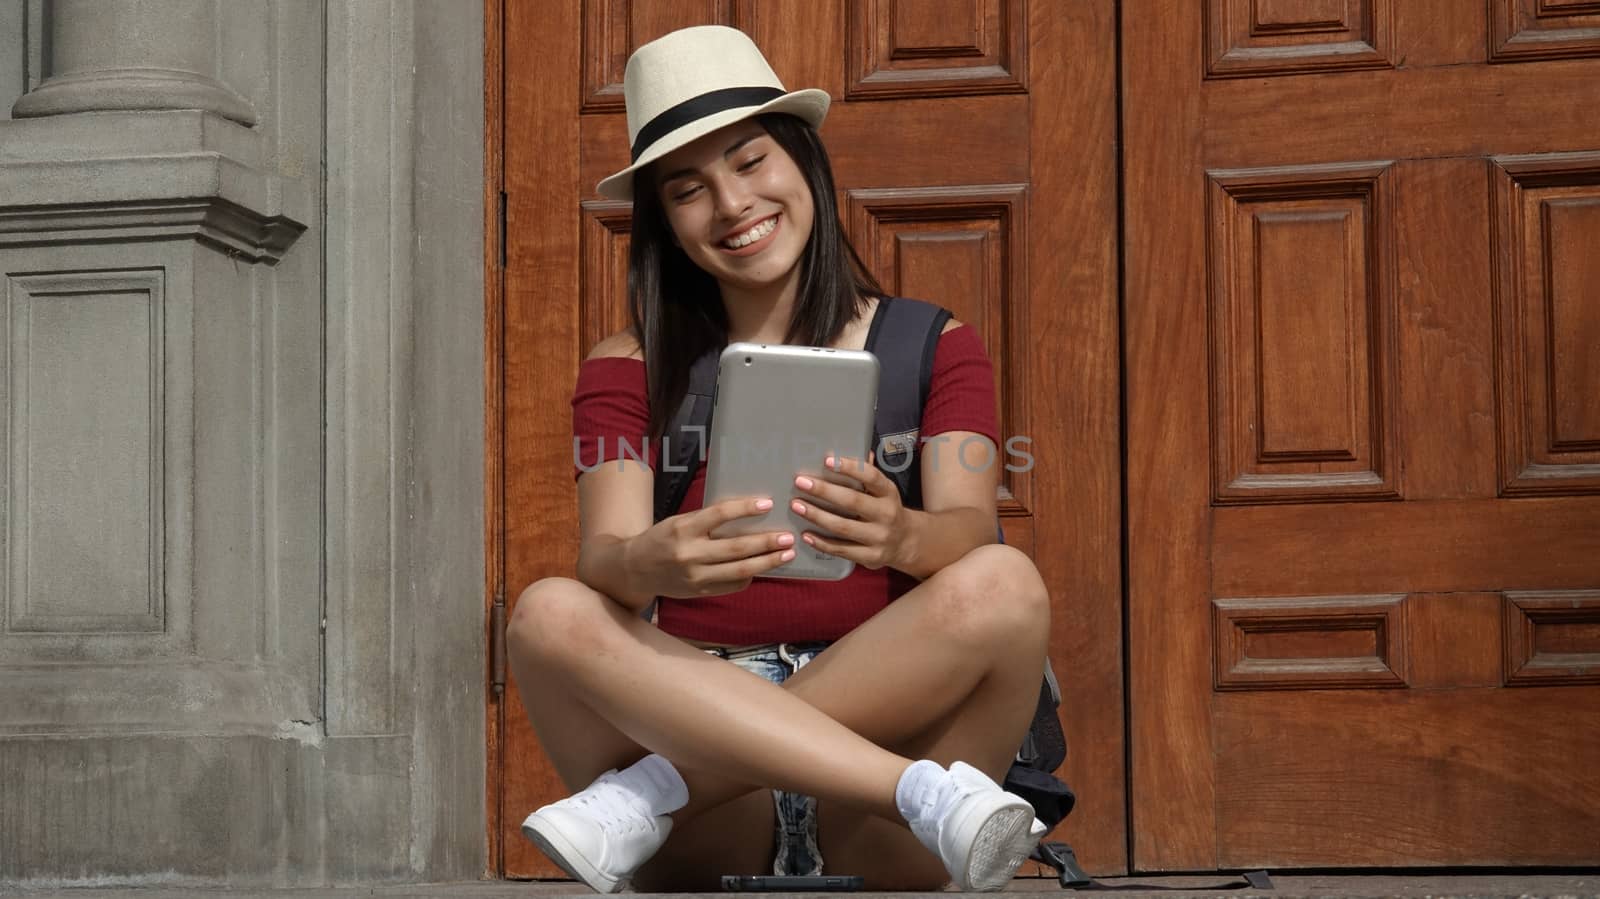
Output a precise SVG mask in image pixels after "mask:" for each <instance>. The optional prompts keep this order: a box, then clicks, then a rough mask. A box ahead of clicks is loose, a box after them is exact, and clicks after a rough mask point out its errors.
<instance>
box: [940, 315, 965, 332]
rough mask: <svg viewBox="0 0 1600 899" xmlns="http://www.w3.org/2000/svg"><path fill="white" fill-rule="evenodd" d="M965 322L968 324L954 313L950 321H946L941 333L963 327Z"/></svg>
mask: <svg viewBox="0 0 1600 899" xmlns="http://www.w3.org/2000/svg"><path fill="white" fill-rule="evenodd" d="M964 324H966V322H963V321H960V320H958V319H957V318H956V317H955V316H953V315H952V316H950V319H949V321H946V322H945V323H944V330H943V331H940V332H939V333H940V334H949V333H950V332H951V331H954V330H955V329H957V328H959V327H961V326H962V325H964Z"/></svg>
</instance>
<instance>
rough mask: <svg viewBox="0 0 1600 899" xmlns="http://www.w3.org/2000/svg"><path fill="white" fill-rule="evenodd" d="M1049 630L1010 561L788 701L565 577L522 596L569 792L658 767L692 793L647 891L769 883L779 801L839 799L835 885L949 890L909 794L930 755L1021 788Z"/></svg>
mask: <svg viewBox="0 0 1600 899" xmlns="http://www.w3.org/2000/svg"><path fill="white" fill-rule="evenodd" d="M1048 617H1049V604H1048V599H1047V596H1046V594H1045V589H1044V585H1043V583H1042V582H1041V581H1040V580H1039V577H1038V574H1037V572H1036V571H1035V569H1034V568H1033V565H1032V563H1031V561H1029V560H1028V558H1027V557H1026V556H1024V555H1023V554H1021V553H1019V552H1017V551H1016V550H1014V549H1011V548H1008V547H1005V546H998V545H995V546H984V547H980V548H978V549H976V550H973V551H972V552H971V553H969V554H968V555H967V556H965V557H963V558H962V559H960V560H959V561H957V562H955V563H953V564H951V565H949V566H947V567H946V568H945V569H943V570H942V571H940V572H939V573H938V574H936V575H934V576H933V577H931V578H929V579H928V580H926V581H924V582H923V583H922V584H920V585H918V586H917V587H916V588H915V589H914V590H912V591H911V592H909V593H907V594H906V595H905V596H903V597H901V598H900V599H898V600H897V601H895V602H894V603H891V604H890V605H889V607H888V608H886V609H885V610H884V611H883V612H881V613H879V614H878V615H876V616H874V617H873V618H872V619H871V620H870V621H868V622H866V623H865V624H863V625H861V626H860V627H858V628H857V629H856V630H855V631H853V632H852V633H851V634H849V635H848V636H846V637H845V638H843V639H841V640H840V641H838V642H837V643H836V644H834V645H833V646H831V647H830V648H829V649H828V651H827V652H825V653H823V654H822V655H820V656H818V657H817V658H816V659H815V660H814V661H813V662H812V663H811V664H809V665H806V666H805V667H804V668H802V669H801V670H800V671H799V672H798V673H796V674H795V675H794V676H793V677H791V678H790V679H789V680H788V682H787V683H786V684H784V685H783V686H782V687H780V686H777V685H775V684H772V683H770V682H768V681H766V680H764V679H762V678H760V677H757V676H755V675H752V674H750V673H748V672H745V671H743V670H741V669H739V668H738V667H737V666H735V665H733V664H731V663H729V662H726V661H724V660H722V659H718V658H716V657H714V656H711V655H708V654H706V653H704V652H701V651H699V650H697V649H695V648H694V647H692V646H689V645H688V644H685V643H683V642H682V641H680V640H677V639H676V638H673V637H670V636H668V635H666V634H663V633H661V632H660V631H659V630H657V629H656V628H654V627H653V626H651V625H649V624H647V623H646V622H643V621H641V620H639V619H638V618H637V616H634V615H632V614H631V613H629V612H628V611H627V610H626V609H623V608H622V607H620V606H618V605H617V604H616V603H614V602H612V601H611V600H610V599H609V598H607V597H605V596H603V595H602V594H600V593H597V592H596V591H594V590H592V589H590V588H588V587H586V586H584V585H583V584H580V583H578V582H576V581H571V580H565V579H546V580H543V581H540V582H538V583H536V584H534V585H533V586H531V587H529V588H528V589H527V590H526V591H525V592H524V593H523V595H522V597H521V599H520V600H519V602H518V604H517V607H516V611H515V612H514V613H513V616H512V620H511V622H510V623H509V626H508V629H507V645H508V649H509V650H510V654H511V660H512V665H513V668H514V672H515V675H516V679H517V683H518V685H519V687H520V689H521V690H522V695H523V701H524V705H525V706H526V707H527V709H528V711H529V716H530V718H531V720H532V723H533V726H534V729H535V730H536V732H537V733H538V735H539V738H540V741H541V743H542V744H543V746H544V748H545V750H546V752H547V753H548V754H549V756H550V758H551V760H552V762H553V763H554V764H555V767H556V770H557V772H558V773H559V774H560V776H561V778H562V780H563V781H564V782H565V783H566V784H567V786H568V787H569V788H570V789H572V790H579V789H582V788H583V787H585V786H587V785H588V784H589V783H590V782H591V781H593V780H594V778H595V777H597V776H598V775H599V774H601V773H602V772H604V771H605V770H607V769H609V768H615V767H626V766H627V765H629V764H631V763H632V762H634V761H636V760H637V759H638V758H640V757H641V756H643V755H644V754H645V753H646V752H649V751H653V752H657V753H660V754H661V755H663V756H665V757H666V758H668V759H670V760H671V761H672V762H673V764H674V765H675V766H676V767H677V768H678V770H679V772H680V773H681V774H682V775H683V778H684V780H685V782H686V783H687V784H688V787H689V805H688V806H687V807H685V808H683V809H681V810H679V811H678V812H676V813H674V815H673V818H674V825H675V826H674V829H673V833H672V836H671V838H670V839H669V840H668V841H667V843H666V845H665V846H664V847H663V848H662V849H661V851H660V852H659V853H657V855H656V856H655V857H654V858H653V859H652V860H651V861H650V862H649V863H647V864H646V865H645V866H644V867H643V868H642V869H640V871H639V872H638V873H637V875H636V876H635V883H636V884H637V885H638V887H639V888H640V889H709V888H712V887H713V886H714V880H715V877H716V875H718V874H723V873H739V872H742V871H743V872H751V873H759V872H762V871H765V870H767V869H768V867H769V866H770V863H771V852H772V804H771V798H770V794H769V793H767V792H766V789H767V788H781V789H790V790H796V791H799V792H804V793H809V794H811V795H814V796H817V797H818V798H819V800H821V802H820V807H821V809H823V811H822V812H821V825H820V828H819V835H820V838H821V840H822V847H821V848H822V852H823V856H824V858H826V859H827V861H828V864H829V868H830V870H838V871H843V872H846V873H859V874H862V875H864V876H866V878H867V880H868V883H869V885H870V886H872V887H873V888H877V889H893V888H915V887H921V888H936V887H937V886H939V885H940V884H942V883H943V882H944V880H945V879H946V878H945V873H944V871H943V869H942V867H941V866H940V863H939V861H938V859H937V858H934V857H933V856H932V855H931V854H930V853H928V851H927V850H926V849H924V848H923V847H922V846H921V844H920V843H918V841H917V840H916V838H915V837H914V836H912V834H911V833H910V831H908V830H907V829H906V828H905V827H904V825H903V824H902V823H901V820H902V819H901V818H900V815H899V813H898V811H897V809H896V807H895V803H894V791H895V785H896V783H897V782H898V780H899V778H900V775H901V774H902V773H903V772H904V770H905V768H906V766H907V765H908V764H910V761H911V760H912V759H916V758H931V759H933V760H935V761H937V762H939V763H940V764H945V765H948V764H949V763H950V762H952V761H955V760H956V759H960V760H963V761H966V762H968V763H969V764H972V765H974V766H975V767H978V768H980V769H982V770H983V771H985V772H986V773H987V774H989V775H990V776H991V777H992V778H994V779H995V780H999V779H1000V778H1001V777H1002V776H1003V775H1004V772H1005V769H1006V767H1007V766H1008V765H1009V763H1010V759H1011V756H1012V754H1013V753H1014V752H1015V751H1016V748H1017V745H1018V743H1019V742H1020V740H1021V737H1022V734H1023V732H1024V731H1025V730H1026V729H1027V725H1028V721H1029V720H1030V719H1031V716H1032V713H1033V708H1034V703H1035V700H1036V698H1037V695H1038V685H1039V680H1040V677H1041V676H1042V672H1043V666H1044V654H1045V640H1046V632H1047V631H1048ZM713 772H714V773H713ZM757 785H759V786H760V787H761V789H759V790H757Z"/></svg>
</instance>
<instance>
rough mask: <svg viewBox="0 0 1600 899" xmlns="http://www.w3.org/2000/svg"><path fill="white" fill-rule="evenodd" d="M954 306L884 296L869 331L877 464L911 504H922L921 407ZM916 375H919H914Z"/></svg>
mask: <svg viewBox="0 0 1600 899" xmlns="http://www.w3.org/2000/svg"><path fill="white" fill-rule="evenodd" d="M949 320H950V310H948V309H945V308H944V307H942V306H937V305H935V304H933V303H927V302H923V301H922V300H913V299H907V298H905V297H884V298H882V299H880V300H879V301H878V312H877V314H876V315H874V316H873V319H872V327H871V328H870V329H869V330H868V331H867V344H866V349H867V352H869V353H872V354H873V355H874V356H877V357H878V363H879V366H880V371H881V372H882V375H881V377H880V379H879V382H878V411H877V413H876V414H875V415H874V417H873V435H872V445H873V449H874V451H875V452H876V453H877V465H878V468H879V469H881V470H882V471H883V473H884V474H886V475H888V477H889V479H890V480H892V481H894V482H895V486H897V487H899V488H900V498H901V501H902V502H904V503H905V504H906V506H907V507H908V508H921V506H922V476H921V466H919V465H918V464H917V458H918V453H917V450H918V449H919V443H918V439H917V438H918V435H919V432H920V431H921V428H922V407H923V405H925V404H926V403H927V401H928V389H929V386H930V384H931V383H932V381H933V359H934V351H935V350H937V349H938V346H939V335H940V334H941V333H942V332H943V331H944V326H945V323H946V322H948V321H949ZM913 373H915V374H913Z"/></svg>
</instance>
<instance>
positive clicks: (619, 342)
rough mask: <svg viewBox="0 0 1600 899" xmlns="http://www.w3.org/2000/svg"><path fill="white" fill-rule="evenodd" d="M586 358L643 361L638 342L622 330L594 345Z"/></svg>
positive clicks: (630, 333)
mask: <svg viewBox="0 0 1600 899" xmlns="http://www.w3.org/2000/svg"><path fill="white" fill-rule="evenodd" d="M587 358H589V359H606V358H616V359H643V358H644V352H643V351H642V350H640V349H639V341H637V340H635V339H634V338H633V333H632V332H630V331H627V330H622V331H618V332H617V333H615V334H613V335H611V336H610V337H607V338H606V339H605V340H602V341H600V342H599V343H597V344H595V345H594V349H592V350H590V351H589V355H588V357H587Z"/></svg>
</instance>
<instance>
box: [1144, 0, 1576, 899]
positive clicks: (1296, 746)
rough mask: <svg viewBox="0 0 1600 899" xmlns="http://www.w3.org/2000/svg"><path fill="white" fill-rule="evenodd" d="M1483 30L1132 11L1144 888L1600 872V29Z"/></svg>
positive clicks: (1349, 5)
mask: <svg viewBox="0 0 1600 899" xmlns="http://www.w3.org/2000/svg"><path fill="white" fill-rule="evenodd" d="M1487 6H1488V11H1487V18H1486V13H1485V6H1484V4H1482V3H1471V2H1451V0H1426V2H1421V3H1418V4H1416V5H1415V7H1413V6H1412V5H1411V4H1400V3H1397V2H1384V0H1365V2H1356V0H1351V2H1334V3H1323V2H1313V0H1301V2H1290V0H1282V2H1274V3H1270V4H1269V3H1265V2H1260V0H1257V2H1254V3H1245V2H1243V0H1211V2H1208V3H1206V4H1204V8H1203V15H1202V17H1201V19H1200V20H1199V21H1194V20H1189V21H1185V20H1184V19H1182V18H1181V17H1173V16H1172V15H1170V11H1169V10H1168V9H1167V8H1166V6H1165V5H1163V4H1157V3H1154V2H1149V0H1129V2H1127V3H1125V4H1124V5H1123V16H1122V21H1123V45H1124V48H1125V55H1124V59H1125V67H1124V90H1125V98H1124V108H1125V109H1126V110H1127V114H1126V117H1125V128H1126V136H1127V142H1126V155H1125V169H1124V184H1125V191H1126V193H1125V203H1126V209H1127V216H1126V221H1127V226H1126V232H1125V253H1126V258H1127V260H1128V265H1127V272H1128V275H1127V280H1126V298H1125V303H1126V321H1127V328H1126V343H1125V353H1126V365H1127V372H1128V454H1129V465H1128V468H1129V483H1128V495H1129V505H1128V508H1129V515H1128V528H1129V538H1128V539H1129V638H1128V639H1129V651H1130V690H1131V704H1132V709H1133V714H1132V722H1131V724H1132V734H1133V747H1132V749H1133V752H1132V755H1133V765H1134V769H1133V778H1132V779H1133V783H1134V791H1133V797H1132V802H1133V829H1134V830H1133V832H1134V859H1133V863H1134V865H1135V867H1137V868H1141V869H1147V870H1160V869H1183V868H1213V867H1219V866H1220V867H1236V866H1288V865H1316V866H1344V865H1413V864H1416V865H1430V864H1436V865H1466V864H1579V863H1593V862H1594V861H1595V860H1596V859H1597V858H1600V844H1596V842H1595V840H1594V834H1595V833H1597V832H1600V811H1597V809H1600V769H1597V766H1596V764H1595V763H1596V761H1597V760H1600V756H1597V755H1596V752H1595V751H1594V750H1593V749H1592V747H1595V746H1600V714H1597V712H1600V688H1597V687H1596V679H1595V678H1594V677H1593V671H1594V670H1595V666H1597V665H1600V606H1597V605H1596V603H1595V599H1594V597H1595V596H1596V595H1597V590H1600V497H1597V496H1596V495H1595V494H1596V493H1597V492H1600V491H1597V483H1596V479H1595V478H1596V474H1597V473H1600V472H1597V469H1596V467H1595V463H1596V458H1597V457H1596V455H1595V451H1596V450H1597V449H1600V403H1597V401H1596V398H1595V397H1596V393H1595V391H1594V390H1593V389H1592V387H1593V385H1594V384H1595V383H1596V378H1597V377H1600V370H1597V369H1595V368H1594V365H1595V363H1594V361H1593V360H1594V359H1596V358H1600V315H1596V314H1595V313H1594V310H1595V309H1596V308H1600V269H1597V268H1596V266H1595V265H1594V263H1593V258H1594V253H1593V251H1592V248H1593V247H1594V246H1595V245H1596V243H1595V242H1596V240H1600V215H1595V214H1594V211H1593V210H1594V209H1600V204H1597V200H1596V198H1597V196H1600V164H1597V160H1600V155H1597V154H1596V150H1597V149H1600V136H1597V134H1596V132H1595V131H1594V129H1593V126H1592V122H1590V121H1589V117H1588V116H1587V115H1584V114H1580V113H1578V112H1577V111H1576V109H1577V107H1576V106H1575V103H1577V102H1578V98H1582V97H1589V96H1592V95H1593V85H1594V84H1595V83H1597V79H1600V60H1595V59H1590V58H1572V57H1578V56H1584V55H1592V50H1593V49H1594V48H1595V41H1594V34H1595V33H1596V32H1594V31H1593V30H1592V29H1593V27H1594V25H1595V24H1597V23H1600V18H1596V17H1594V16H1592V15H1589V16H1584V15H1576V14H1574V15H1567V14H1566V12H1564V11H1563V10H1561V9H1559V8H1554V7H1552V5H1551V4H1537V5H1536V4H1534V3H1532V2H1531V0H1530V2H1528V3H1525V4H1524V3H1520V2H1511V3H1498V2H1491V3H1489V4H1488V5H1487ZM1402 7H1405V8H1402ZM1424 12H1426V13H1428V14H1423V13H1424ZM1507 22H1511V23H1514V24H1513V25H1512V26H1506V23H1507ZM1507 27H1512V28H1513V29H1520V31H1517V34H1519V35H1521V36H1520V37H1512V36H1509V35H1510V32H1509V31H1507ZM1584 29H1590V30H1587V31H1586V30H1584ZM1552 35H1559V37H1552ZM1508 48H1509V49H1508ZM1584 48H1588V49H1587V50H1585V49H1584ZM1580 246H1581V247H1583V248H1584V249H1582V250H1580V249H1578V248H1579V247H1580Z"/></svg>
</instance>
